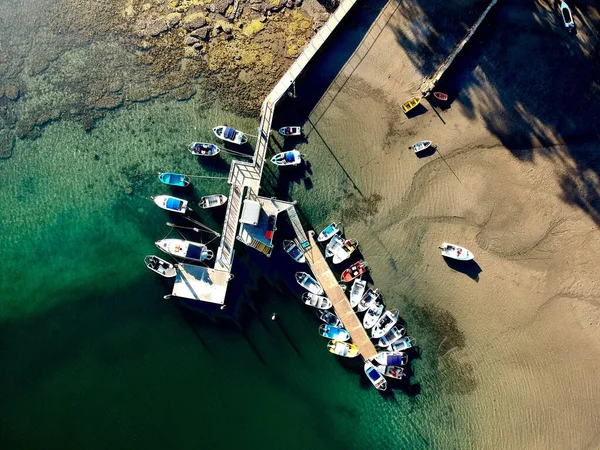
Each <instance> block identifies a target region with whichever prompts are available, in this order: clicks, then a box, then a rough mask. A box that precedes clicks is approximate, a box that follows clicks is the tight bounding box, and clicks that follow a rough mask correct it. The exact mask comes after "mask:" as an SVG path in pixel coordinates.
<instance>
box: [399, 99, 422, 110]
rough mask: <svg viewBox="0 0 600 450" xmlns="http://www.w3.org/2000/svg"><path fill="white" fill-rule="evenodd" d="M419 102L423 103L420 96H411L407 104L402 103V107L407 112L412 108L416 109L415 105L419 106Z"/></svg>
mask: <svg viewBox="0 0 600 450" xmlns="http://www.w3.org/2000/svg"><path fill="white" fill-rule="evenodd" d="M419 103H421V98H420V97H414V98H411V99H410V100H409V101H407V102H406V103H405V104H403V105H402V109H403V110H404V112H405V113H407V112H409V111H410V110H411V109H414V108H415V106H417V105H418V104H419Z"/></svg>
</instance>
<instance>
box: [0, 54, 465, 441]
mask: <svg viewBox="0 0 600 450" xmlns="http://www.w3.org/2000/svg"><path fill="white" fill-rule="evenodd" d="M332 51H334V52H335V49H333V50H332ZM280 120H283V118H280ZM220 123H227V124H229V125H232V126H235V127H237V128H240V129H243V130H245V131H247V132H250V133H251V132H252V130H254V129H255V127H256V126H257V120H255V119H248V118H245V119H244V118H241V117H237V116H234V115H232V114H229V113H226V112H223V111H222V110H221V109H220V108H219V107H218V106H215V107H209V106H207V105H206V103H203V101H202V99H199V98H195V99H193V100H191V101H189V102H151V103H146V104H139V105H135V106H133V107H131V108H127V109H122V110H119V111H116V112H112V113H110V114H109V115H108V116H107V118H105V119H104V120H102V121H101V122H99V123H98V124H97V126H96V128H95V129H94V130H93V131H92V132H90V133H85V132H84V131H83V130H82V127H81V126H80V125H78V124H74V123H70V122H68V121H59V122H57V123H54V124H52V125H50V126H48V127H46V128H45V130H44V132H43V134H42V136H41V137H40V138H38V139H37V140H35V141H18V142H17V145H16V147H15V150H14V154H13V157H12V158H11V159H9V160H6V161H0V177H1V179H2V181H3V195H2V196H1V197H0V211H2V222H1V223H0V234H1V235H2V236H3V239H2V240H1V241H0V251H1V254H2V255H4V258H3V259H4V261H3V271H2V273H3V275H2V276H1V278H0V298H1V300H0V359H1V361H2V371H1V373H0V446H1V447H2V448H59V447H60V448H77V449H81V448H92V449H105V448H166V447H171V448H214V449H217V448H219V449H220V448H223V449H229V448H236V447H243V448H259V447H260V448H265V449H281V448H288V449H306V448H314V449H316V448H329V449H331V448H347V449H365V448H375V449H385V448H460V447H463V445H462V443H463V440H464V439H465V437H466V435H467V431H466V430H465V429H464V428H463V427H464V423H463V422H464V413H461V414H460V415H458V414H457V413H456V411H455V410H454V404H455V401H456V398H455V393H454V392H453V391H452V389H443V388H444V386H447V384H448V380H447V379H446V380H444V379H443V376H445V375H444V374H442V375H440V374H439V373H438V372H437V371H436V369H437V367H436V366H437V362H436V360H435V357H434V356H432V355H435V354H436V352H435V347H436V346H437V345H438V344H439V339H438V336H439V332H438V331H436V324H437V322H439V321H440V319H439V318H437V317H435V314H432V313H431V312H426V311H421V310H419V309H418V308H416V307H414V306H411V303H410V302H404V303H402V301H400V300H396V302H397V305H396V306H400V307H401V308H402V314H403V315H404V316H405V319H406V320H407V322H408V325H407V328H408V329H409V332H410V334H412V335H415V336H417V338H418V339H419V342H420V343H421V348H422V357H421V358H420V359H419V358H417V359H415V360H414V361H413V362H412V364H411V368H412V371H413V375H412V377H411V379H410V382H409V383H406V384H404V385H401V386H399V388H398V389H393V390H390V392H388V393H386V394H385V395H381V394H380V393H378V392H377V391H375V390H374V389H373V388H372V387H371V386H370V384H368V381H367V380H366V378H365V377H364V375H363V374H362V368H361V367H360V363H359V362H358V361H340V360H338V359H337V358H334V357H332V356H331V355H330V354H329V353H328V352H327V350H326V347H325V344H326V341H325V340H324V339H323V338H321V337H319V336H318V334H317V326H318V321H317V319H316V318H315V317H314V316H313V315H312V312H311V311H308V310H307V308H306V307H304V306H303V305H301V304H300V303H299V290H298V289H297V287H296V286H295V284H294V282H293V273H294V271H295V270H297V268H298V266H297V265H295V263H294V262H292V261H291V260H290V259H289V258H288V257H287V256H286V255H284V254H283V252H282V251H281V250H279V251H276V252H275V253H274V255H273V257H272V258H271V259H267V258H265V257H264V256H262V255H261V254H259V253H258V252H253V251H252V250H246V249H245V248H243V246H242V245H237V246H236V263H235V266H234V273H235V274H236V278H235V279H234V281H233V282H232V283H231V285H230V289H229V294H228V307H227V308H226V309H225V310H224V311H219V310H213V309H210V308H208V311H206V310H205V311H197V310H195V308H194V307H193V306H194V305H181V304H179V303H176V302H173V301H170V300H165V299H163V298H162V297H163V295H165V294H167V293H169V292H170V284H169V282H168V281H165V280H162V279H159V278H158V277H156V276H155V275H154V274H153V273H151V272H150V271H148V270H147V269H146V268H145V267H144V266H143V263H142V260H143V257H144V256H145V255H146V254H149V253H156V250H155V248H154V245H153V242H154V241H156V240H158V239H160V238H162V237H164V236H165V235H166V234H167V233H168V232H169V231H170V228H168V227H167V226H165V222H167V221H169V220H173V218H169V217H168V216H167V215H166V213H164V211H161V210H159V209H158V208H157V207H156V206H155V205H153V204H152V202H151V201H150V200H149V197H150V195H157V194H163V193H168V192H169V189H168V188H167V187H166V186H163V185H161V184H160V183H159V182H158V181H157V180H156V172H158V171H166V170H173V171H177V172H181V173H187V174H196V175H210V176H226V175H227V173H228V170H229V165H228V163H229V161H230V159H231V158H230V157H229V156H228V155H223V154H221V155H220V156H218V157H217V158H213V159H209V160H207V159H203V160H202V161H199V160H198V159H196V158H194V157H192V156H191V155H190V154H189V153H188V152H187V148H186V147H187V144H188V143H189V142H190V141H193V140H212V138H211V132H210V129H211V128H212V127H213V126H215V125H216V124H220ZM321 131H322V132H323V131H326V130H323V129H322V130H321ZM313 142H314V143H315V147H313V150H312V153H311V155H310V156H311V161H312V163H313V165H314V167H315V168H317V167H318V170H315V171H314V173H313V175H312V176H311V177H310V183H309V184H307V182H306V178H305V177H296V176H294V175H293V174H292V176H284V177H279V173H278V172H277V171H274V170H272V169H270V168H268V169H266V171H265V175H266V178H265V179H266V186H265V187H266V190H265V194H269V193H270V192H271V191H270V190H274V191H275V192H277V193H278V194H282V195H283V196H285V194H286V193H287V194H290V195H293V197H294V198H297V199H299V200H300V201H301V203H300V208H301V212H302V214H303V215H304V217H305V218H306V220H307V221H308V222H312V223H313V224H314V226H315V227H319V226H322V225H323V223H324V222H325V221H327V220H329V219H330V218H331V217H336V215H339V214H341V213H342V211H341V208H342V206H340V199H344V198H348V197H349V194H350V193H351V192H352V183H351V181H350V180H349V178H348V176H347V174H345V173H344V171H343V170H341V169H340V167H338V165H337V162H336V161H335V159H334V157H333V156H332V155H331V154H329V153H327V152H326V151H325V149H323V148H322V146H321V147H320V146H319V145H320V144H318V142H317V140H315V141H313ZM309 144H310V143H309ZM130 188H131V189H133V194H132V195H129V194H128V193H127V192H126V191H127V190H128V189H130ZM172 192H174V193H176V194H177V195H180V196H183V197H185V198H188V199H195V200H197V199H198V198H199V197H200V196H202V195H206V194H209V193H216V192H222V193H227V192H228V185H227V184H226V182H225V180H206V179H203V180H200V179H197V180H194V186H193V188H189V189H187V190H179V191H177V190H175V191H172ZM349 201H350V202H351V201H352V199H350V200H349ZM196 209H197V210H199V208H196ZM223 215H224V210H217V211H210V212H202V214H199V215H198V216H196V217H197V218H199V219H201V220H202V222H204V223H206V224H207V225H209V226H210V227H212V228H214V229H220V226H221V222H222V219H223ZM278 226H279V230H278V235H277V239H278V240H281V239H283V238H287V237H289V236H291V231H290V229H289V228H288V227H287V225H286V224H285V223H280V224H279V225H278ZM187 236H188V237H189V238H190V239H201V240H203V241H204V242H207V241H209V240H210V239H212V236H210V235H203V236H202V237H200V238H199V237H198V236H197V235H195V234H193V233H192V234H187ZM210 245H211V246H212V248H213V249H216V245H217V241H214V242H212V243H211V244H210ZM365 251H368V249H365ZM207 312H208V313H207ZM273 312H277V313H278V319H277V320H276V321H272V320H270V318H271V315H272V313H273ZM459 416H460V418H461V419H460V420H459V419H458V418H457V417H459Z"/></svg>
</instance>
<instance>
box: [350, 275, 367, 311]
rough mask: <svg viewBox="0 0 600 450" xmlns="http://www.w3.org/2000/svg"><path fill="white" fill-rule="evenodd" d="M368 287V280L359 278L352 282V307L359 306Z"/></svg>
mask: <svg viewBox="0 0 600 450" xmlns="http://www.w3.org/2000/svg"><path fill="white" fill-rule="evenodd" d="M366 288H367V282H366V281H364V280H361V279H360V278H357V279H356V280H354V283H352V289H350V306H352V308H356V307H357V306H358V302H360V301H361V299H362V298H363V294H364V293H365V289H366Z"/></svg>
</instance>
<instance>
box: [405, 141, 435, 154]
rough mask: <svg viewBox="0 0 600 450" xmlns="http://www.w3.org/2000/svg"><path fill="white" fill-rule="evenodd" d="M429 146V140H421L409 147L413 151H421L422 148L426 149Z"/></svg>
mask: <svg viewBox="0 0 600 450" xmlns="http://www.w3.org/2000/svg"><path fill="white" fill-rule="evenodd" d="M429 147H431V141H421V142H417V143H416V144H414V145H412V146H411V147H410V149H411V150H414V152H415V153H419V152H422V151H423V150H427V149H428V148H429Z"/></svg>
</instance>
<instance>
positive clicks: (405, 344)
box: [390, 336, 417, 352]
mask: <svg viewBox="0 0 600 450" xmlns="http://www.w3.org/2000/svg"><path fill="white" fill-rule="evenodd" d="M416 344H417V343H416V342H415V340H414V339H413V338H411V337H410V336H404V337H403V338H402V339H400V340H399V341H397V342H394V343H393V344H392V345H390V350H391V351H393V352H402V351H404V350H408V349H409V348H413V347H414V346H415V345H416Z"/></svg>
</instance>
